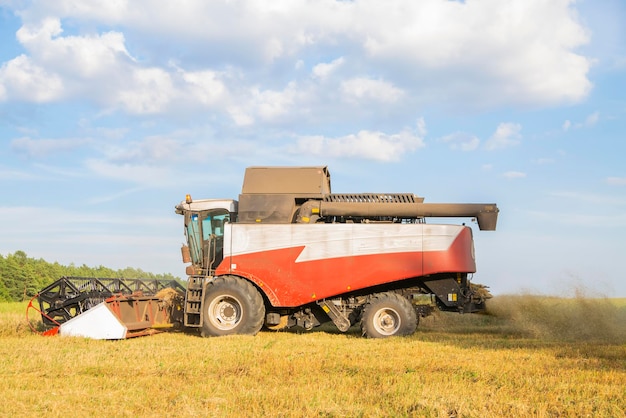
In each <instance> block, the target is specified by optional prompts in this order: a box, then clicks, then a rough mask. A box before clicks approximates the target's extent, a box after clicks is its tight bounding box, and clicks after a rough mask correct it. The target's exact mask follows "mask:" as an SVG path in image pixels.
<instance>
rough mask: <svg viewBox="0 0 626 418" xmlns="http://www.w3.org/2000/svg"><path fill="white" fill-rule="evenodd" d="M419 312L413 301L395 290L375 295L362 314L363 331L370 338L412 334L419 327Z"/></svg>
mask: <svg viewBox="0 0 626 418" xmlns="http://www.w3.org/2000/svg"><path fill="white" fill-rule="evenodd" d="M417 322H418V319H417V314H416V312H415V308H414V307H413V305H412V304H411V302H410V301H409V300H408V299H407V298H405V297H403V296H402V295H399V294H397V293H393V292H385V293H379V294H377V295H374V296H373V297H372V299H371V300H370V302H369V303H368V304H367V305H365V308H364V309H363V314H362V315H361V332H362V333H363V335H364V336H365V337H368V338H385V337H392V336H396V335H410V334H413V333H414V332H415V329H416V328H417Z"/></svg>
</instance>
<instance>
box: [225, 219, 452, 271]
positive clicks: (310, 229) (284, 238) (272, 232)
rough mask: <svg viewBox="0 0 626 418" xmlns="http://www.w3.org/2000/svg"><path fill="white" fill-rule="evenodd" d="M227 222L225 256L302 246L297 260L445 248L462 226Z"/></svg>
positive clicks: (440, 249)
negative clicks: (250, 223) (253, 223)
mask: <svg viewBox="0 0 626 418" xmlns="http://www.w3.org/2000/svg"><path fill="white" fill-rule="evenodd" d="M228 225H229V227H227V228H226V231H225V236H224V243H225V245H224V255H225V256H228V255H232V256H237V255H243V254H250V253H255V252H261V251H270V250H279V249H285V248H292V247H300V246H303V247H304V249H303V251H302V253H301V254H300V255H299V257H298V258H297V259H296V262H297V263H298V262H305V261H314V260H323V259H328V258H338V257H350V256H360V255H372V254H392V253H405V252H428V251H445V250H447V249H448V248H450V246H451V245H452V243H453V242H454V240H455V239H456V237H457V236H458V235H459V233H460V232H461V231H462V230H463V228H464V227H463V226H459V225H427V224H311V225H302V224H279V225H275V224H265V225H259V224H255V225H248V224H228ZM228 243H230V245H228Z"/></svg>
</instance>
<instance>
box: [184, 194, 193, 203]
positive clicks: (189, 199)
mask: <svg viewBox="0 0 626 418" xmlns="http://www.w3.org/2000/svg"><path fill="white" fill-rule="evenodd" d="M191 202H192V200H191V195H190V194H186V195H185V203H191Z"/></svg>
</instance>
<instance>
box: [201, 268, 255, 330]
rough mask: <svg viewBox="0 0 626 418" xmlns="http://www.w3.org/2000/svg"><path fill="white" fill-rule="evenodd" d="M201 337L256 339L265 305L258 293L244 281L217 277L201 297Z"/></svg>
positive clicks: (235, 278)
mask: <svg viewBox="0 0 626 418" xmlns="http://www.w3.org/2000/svg"><path fill="white" fill-rule="evenodd" d="M202 309H203V314H204V318H203V324H202V336H203V337H213V336H220V335H233V334H244V335H255V334H256V333H257V332H259V330H260V329H261V326H263V320H264V318H265V305H264V304H263V298H262V297H261V295H260V294H259V292H258V290H257V289H256V288H255V287H254V286H253V285H252V284H251V283H250V282H247V281H246V280H243V279H240V278H238V277H233V276H223V277H218V278H217V279H215V280H214V281H213V282H211V283H210V284H209V285H208V286H207V289H206V293H205V296H204V305H203V307H202Z"/></svg>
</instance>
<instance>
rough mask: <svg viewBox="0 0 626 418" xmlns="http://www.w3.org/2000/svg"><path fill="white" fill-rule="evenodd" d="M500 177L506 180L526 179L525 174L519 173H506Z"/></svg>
mask: <svg viewBox="0 0 626 418" xmlns="http://www.w3.org/2000/svg"><path fill="white" fill-rule="evenodd" d="M502 175H503V176H504V177H506V178H507V179H522V178H524V177H526V173H524V172H521V171H507V172H506V173H504V174H502Z"/></svg>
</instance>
